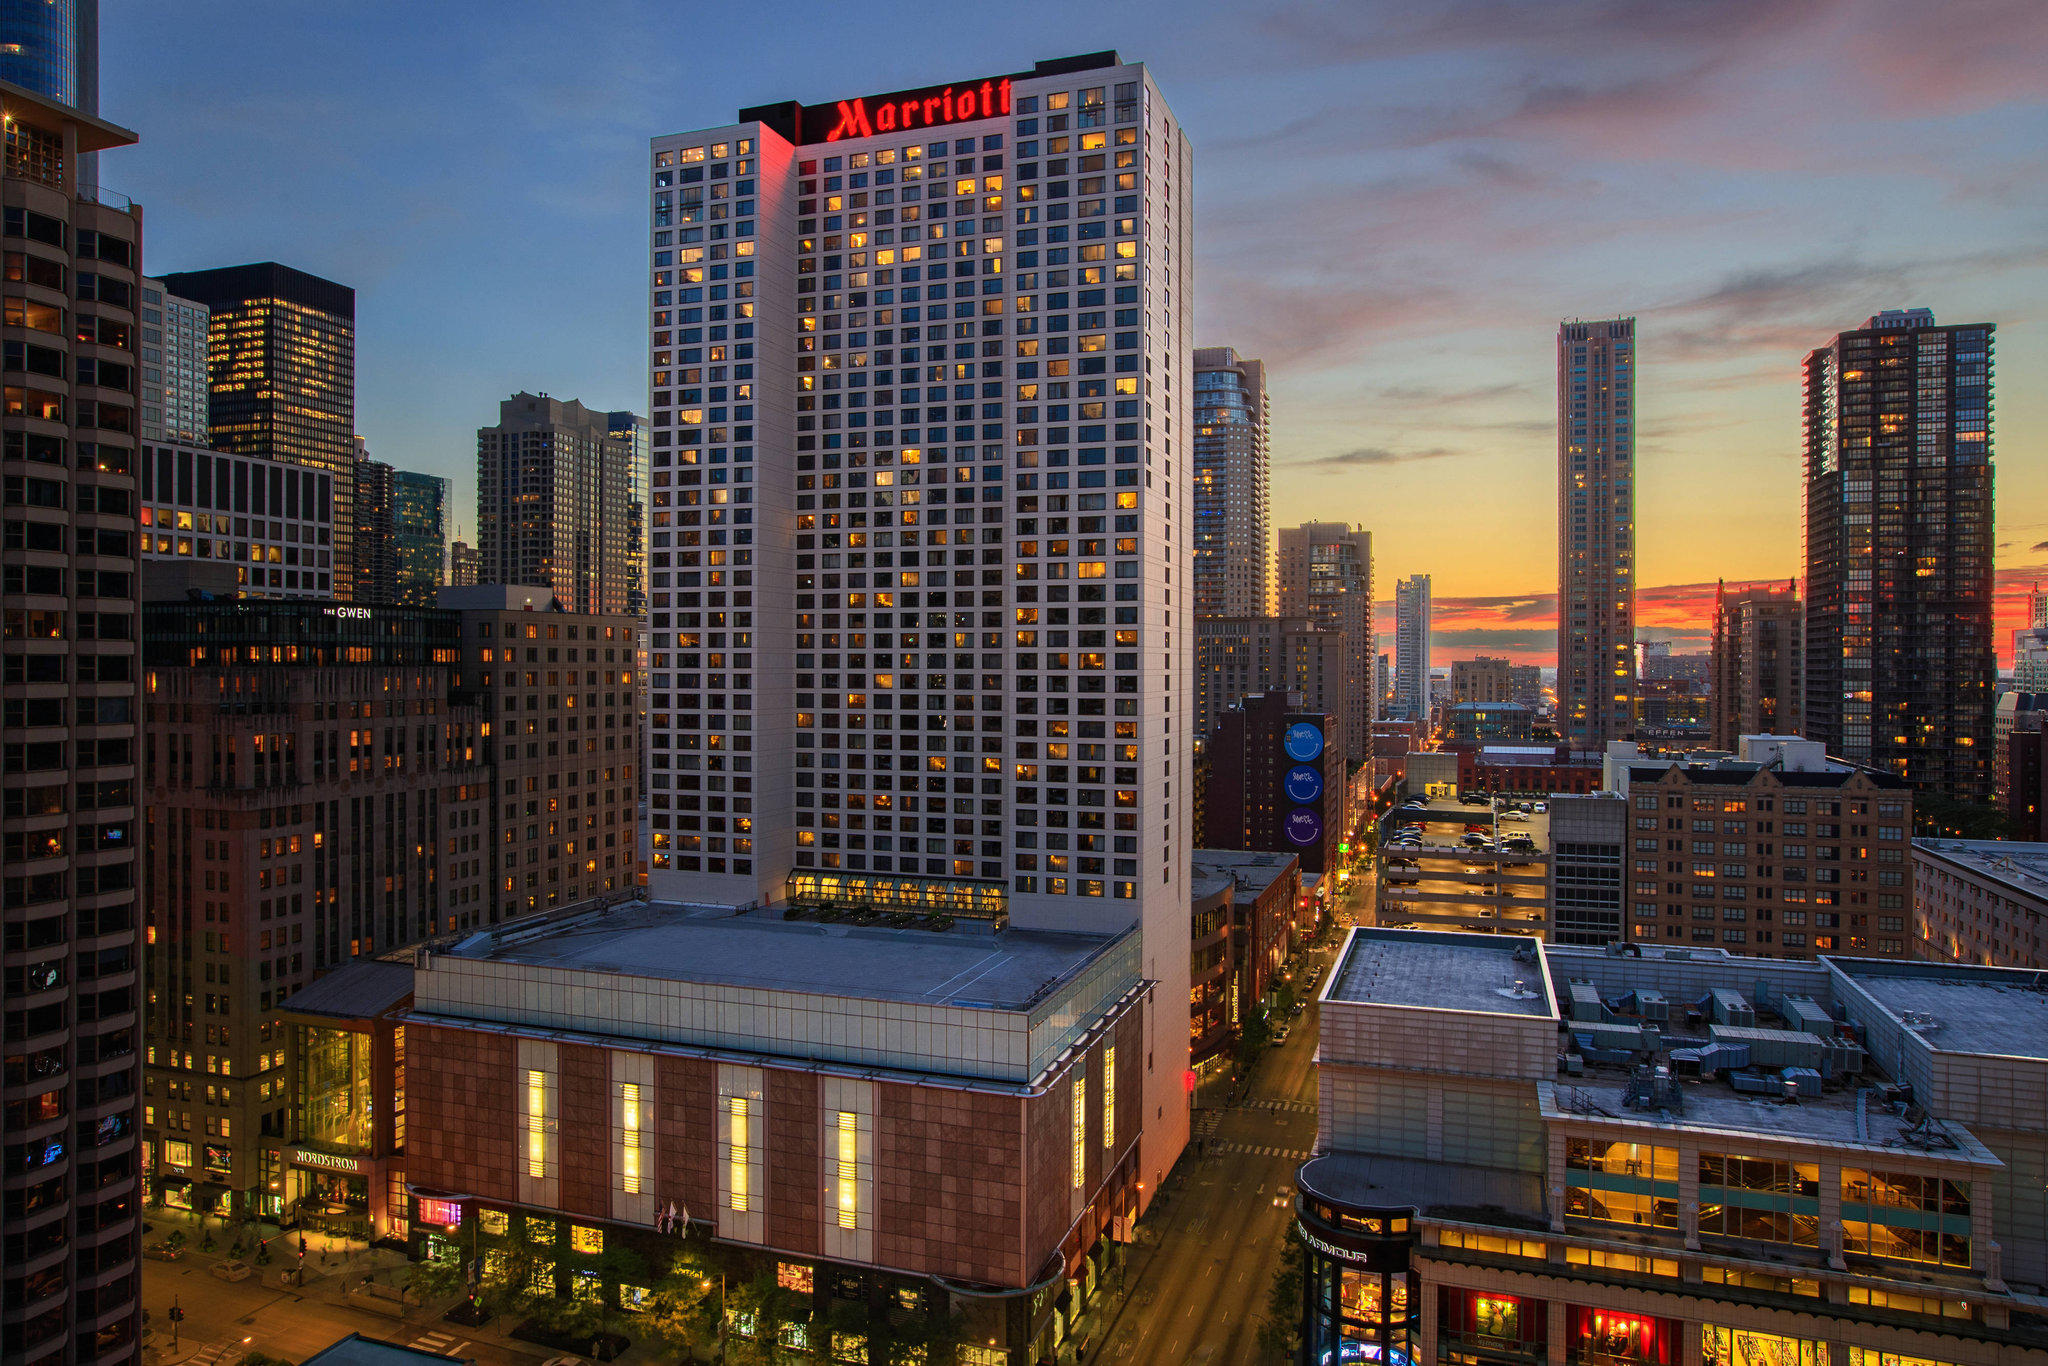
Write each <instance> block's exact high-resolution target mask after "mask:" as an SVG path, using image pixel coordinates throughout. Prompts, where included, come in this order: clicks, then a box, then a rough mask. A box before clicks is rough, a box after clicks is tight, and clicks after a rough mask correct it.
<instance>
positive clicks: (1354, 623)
mask: <svg viewBox="0 0 2048 1366" xmlns="http://www.w3.org/2000/svg"><path fill="white" fill-rule="evenodd" d="M1279 541H1280V556H1279V568H1280V573H1279V578H1280V615H1282V616H1285V617H1307V618H1309V619H1310V620H1311V621H1313V622H1314V623H1315V624H1316V625H1318V626H1320V627H1322V628H1323V629H1324V630H1326V631H1335V632H1337V633H1338V634H1339V635H1341V636H1343V637H1344V659H1345V664H1346V667H1347V668H1348V669H1349V670H1350V672H1351V677H1353V678H1354V679H1357V680H1359V686H1356V687H1353V688H1351V689H1350V690H1349V691H1348V692H1347V694H1346V696H1345V697H1344V699H1343V703H1342V706H1343V708H1344V710H1343V713H1342V719H1341V723H1340V725H1339V729H1340V730H1341V731H1342V732H1343V736H1344V753H1345V757H1346V758H1347V759H1348V760H1349V761H1350V762H1352V763H1354V764H1355V763H1359V762H1361V761H1362V760H1363V759H1364V758H1365V757H1366V755H1367V754H1369V753H1370V752H1371V750H1372V723H1373V721H1374V720H1375V719H1376V718H1377V717H1378V716H1379V714H1380V709H1379V704H1380V690H1379V688H1378V687H1376V686H1373V685H1372V682H1371V680H1373V679H1374V678H1375V676H1376V675H1375V671H1374V668H1373V660H1374V657H1375V655H1376V653H1377V651H1378V649H1379V643H1378V641H1377V639H1376V638H1375V637H1374V635H1373V625H1372V533H1371V532H1369V531H1364V530H1357V531H1354V530H1352V529H1351V527H1350V526H1349V525H1347V524H1346V523H1343V522H1303V523H1302V524H1301V525H1300V526H1297V527H1284V528H1282V529H1281V532H1280V537H1279Z"/></svg>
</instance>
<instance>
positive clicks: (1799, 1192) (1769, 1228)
mask: <svg viewBox="0 0 2048 1366" xmlns="http://www.w3.org/2000/svg"><path fill="white" fill-rule="evenodd" d="M1700 1232H1701V1233H1715V1234H1719V1235H1721V1236H1722V1237H1724V1238H1751V1239H1755V1240H1756V1241H1758V1242H1766V1243H1789V1244H1791V1245H1792V1246H1794V1247H1818V1246H1819V1245H1820V1167H1819V1165H1818V1164H1816V1163H1811V1162H1780V1161H1775V1160H1773V1159H1770V1158H1762V1157H1734V1156H1730V1155H1727V1154H1723V1153H1701V1154H1700Z"/></svg>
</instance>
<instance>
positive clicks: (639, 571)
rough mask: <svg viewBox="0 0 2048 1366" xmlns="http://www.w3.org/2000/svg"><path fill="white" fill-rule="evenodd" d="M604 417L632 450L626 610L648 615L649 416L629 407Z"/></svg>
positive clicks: (629, 613) (627, 509)
mask: <svg viewBox="0 0 2048 1366" xmlns="http://www.w3.org/2000/svg"><path fill="white" fill-rule="evenodd" d="M604 419H605V425H606V426H607V427H609V428H610V429H611V435H612V440H614V441H623V442H625V443H626V444H627V445H628V446H629V447H630V448H631V450H632V458H631V461H630V472H629V473H628V475H627V477H626V478H627V490H628V492H627V494H626V539H627V542H628V544H629V549H628V551H627V557H628V558H627V561H626V570H627V573H626V613H627V615H628V616H635V617H644V616H646V615H647V473H648V470H647V451H648V440H647V435H648V434H647V419H646V418H644V417H642V416H640V414H638V413H635V412H627V411H619V412H612V413H606V414H605V415H604Z"/></svg>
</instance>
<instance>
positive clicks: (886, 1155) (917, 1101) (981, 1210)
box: [875, 1082, 1033, 1286]
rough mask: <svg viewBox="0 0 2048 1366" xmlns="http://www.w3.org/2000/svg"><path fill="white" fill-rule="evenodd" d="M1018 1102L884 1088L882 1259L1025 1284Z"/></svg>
mask: <svg viewBox="0 0 2048 1366" xmlns="http://www.w3.org/2000/svg"><path fill="white" fill-rule="evenodd" d="M1020 1104H1021V1102H1020V1101H1018V1100H1017V1099H1015V1098H1014V1097H1010V1096H998V1095H986V1094H982V1093H979V1092H970V1091H951V1090H944V1089H941V1088H938V1087H925V1086H906V1085H897V1084H893V1083H886V1082H885V1083H881V1084H879V1085H877V1086H876V1087H875V1214H876V1218H875V1223H876V1231H875V1258H876V1260H877V1261H880V1262H883V1263H885V1264H888V1265H891V1266H899V1267H903V1268H905V1269H906V1270H910V1271H919V1272H934V1273H938V1274H942V1275H947V1276H954V1277H958V1278H960V1279H963V1280H970V1281H984V1282H987V1283H989V1284H993V1285H1010V1286H1021V1285H1024V1284H1026V1283H1027V1282H1026V1280H1025V1278H1026V1276H1028V1274H1029V1273H1030V1271H1031V1270H1033V1268H1031V1267H1027V1266H1025V1265H1024V1264H1023V1261H1024V1258H1023V1254H1022V1252H1021V1250H1020V1248H1019V1246H1018V1230H1019V1224H1020V1218H1019V1216H1020V1213H1021V1210H1020V1193H1019V1190H1018V1180H1019V1173H1020V1172H1021V1170H1022V1166H1023V1152H1022V1151H1021V1148H1022V1144H1021V1142H1020V1133H1019V1125H1018V1121H1019V1115H1018V1108H1019V1106H1020Z"/></svg>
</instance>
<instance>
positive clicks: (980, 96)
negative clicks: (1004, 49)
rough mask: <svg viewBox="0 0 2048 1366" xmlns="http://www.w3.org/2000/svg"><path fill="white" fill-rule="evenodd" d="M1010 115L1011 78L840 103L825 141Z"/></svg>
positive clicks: (1006, 77) (862, 97)
mask: <svg viewBox="0 0 2048 1366" xmlns="http://www.w3.org/2000/svg"><path fill="white" fill-rule="evenodd" d="M807 112H808V111H807ZM1009 112H1010V78H1009V77H1008V76H1004V77H1002V78H1001V79H999V80H996V79H992V80H985V81H983V82H981V84H979V85H941V86H934V87H932V88H931V89H928V90H912V91H908V92H905V93H901V94H895V95H873V96H869V95H863V96H861V97H860V98H859V99H854V100H841V101H839V104H838V106H837V109H836V110H835V114H836V121H835V122H834V123H833V124H832V126H831V128H830V130H829V131H827V132H826V134H825V137H824V140H825V141H826V142H837V141H839V140H840V139H841V138H867V137H873V136H874V135H875V134H877V133H895V132H901V131H903V130H905V129H909V128H938V127H941V126H943V125H945V124H949V123H966V122H968V121H969V120H972V119H992V118H995V117H996V116H997V115H999V114H1007V113H1009ZM811 117H815V114H813V115H811ZM808 121H809V119H808V118H807V119H806V122H808ZM806 140H807V141H810V140H812V139H806Z"/></svg>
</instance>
